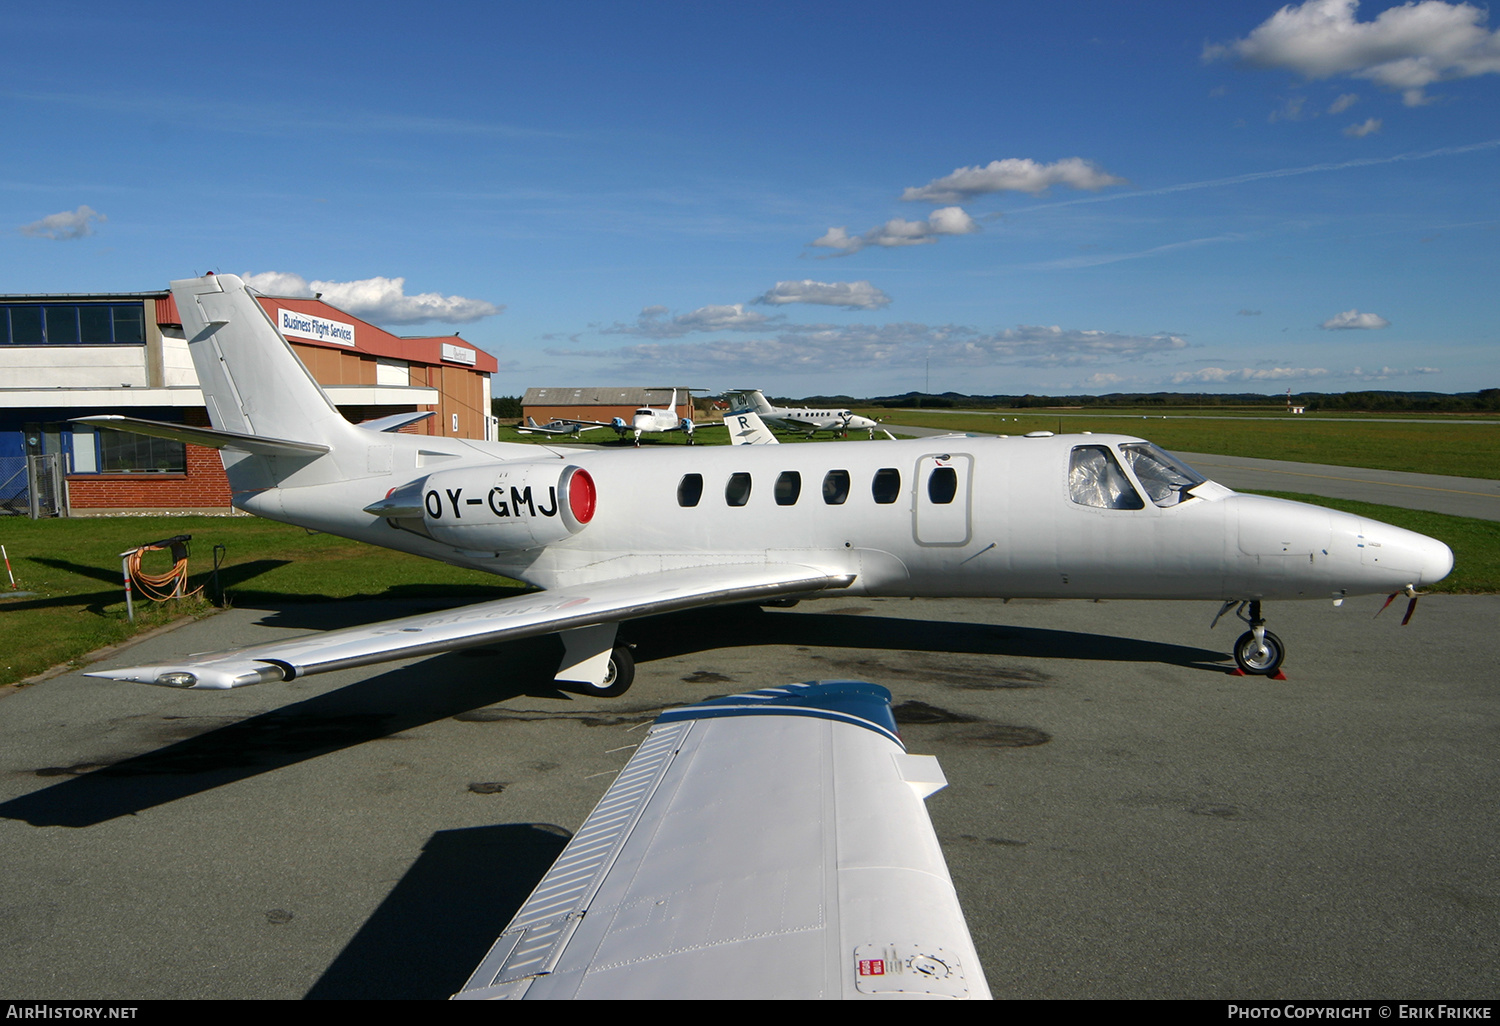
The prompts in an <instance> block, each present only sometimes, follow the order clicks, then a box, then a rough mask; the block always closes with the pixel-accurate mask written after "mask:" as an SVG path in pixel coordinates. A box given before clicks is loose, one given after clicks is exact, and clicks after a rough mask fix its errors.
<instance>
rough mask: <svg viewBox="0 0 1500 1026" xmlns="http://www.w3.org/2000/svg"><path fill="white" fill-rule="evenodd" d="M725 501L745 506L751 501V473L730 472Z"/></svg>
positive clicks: (732, 504)
mask: <svg viewBox="0 0 1500 1026" xmlns="http://www.w3.org/2000/svg"><path fill="white" fill-rule="evenodd" d="M724 501H725V502H727V503H729V505H731V506H743V505H744V504H745V503H747V502H749V501H750V475H749V474H730V475H729V483H728V484H727V485H725V486H724Z"/></svg>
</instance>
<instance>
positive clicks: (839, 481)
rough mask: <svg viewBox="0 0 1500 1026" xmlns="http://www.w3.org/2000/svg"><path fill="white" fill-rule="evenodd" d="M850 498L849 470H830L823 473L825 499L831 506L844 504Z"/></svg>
mask: <svg viewBox="0 0 1500 1026" xmlns="http://www.w3.org/2000/svg"><path fill="white" fill-rule="evenodd" d="M847 498H849V471H847V470H830V471H829V472H828V473H827V474H825V475H823V501H824V502H826V503H828V505H830V506H842V505H843V504H844V500H845V499H847Z"/></svg>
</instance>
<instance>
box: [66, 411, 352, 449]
mask: <svg viewBox="0 0 1500 1026" xmlns="http://www.w3.org/2000/svg"><path fill="white" fill-rule="evenodd" d="M73 423H75V424H92V425H93V426H94V427H99V428H108V429H110V430H111V431H129V432H131V433H133V434H137V435H150V436H151V437H152V438H170V439H172V440H173V441H177V442H190V443H192V444H193V445H205V446H208V447H209V448H210V449H238V450H239V451H240V452H249V453H254V454H255V455H257V456H301V457H304V458H311V457H314V456H321V455H323V454H324V453H325V452H329V451H331V447H330V446H327V445H322V444H320V443H318V442H293V441H289V440H287V439H284V438H267V437H266V436H264V435H242V434H240V433H239V432H237V431H220V430H218V429H217V428H206V427H189V426H188V425H186V424H165V423H163V422H161V421H158V420H141V419H139V418H137V417H122V416H120V415H118V414H103V415H100V416H97V417H74V418H73Z"/></svg>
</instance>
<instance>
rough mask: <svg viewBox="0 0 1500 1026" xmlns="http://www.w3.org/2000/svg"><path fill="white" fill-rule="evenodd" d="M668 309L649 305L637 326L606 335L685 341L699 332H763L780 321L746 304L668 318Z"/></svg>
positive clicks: (607, 331) (707, 308)
mask: <svg viewBox="0 0 1500 1026" xmlns="http://www.w3.org/2000/svg"><path fill="white" fill-rule="evenodd" d="M669 312H670V311H669V310H668V309H667V308H666V307H664V306H648V307H646V308H645V309H644V310H642V311H641V315H640V316H639V317H637V318H636V321H635V323H634V324H616V325H615V326H614V327H612V328H605V329H604V330H603V332H602V333H603V334H605V335H642V336H644V337H646V338H681V337H682V336H683V335H687V334H690V333H692V332H695V331H759V330H761V329H762V328H764V327H765V326H766V325H768V324H770V323H771V322H772V321H774V320H776V319H777V318H772V317H767V316H766V315H765V314H763V313H758V312H756V311H754V310H746V309H745V304H744V303H731V304H728V305H724V306H700V307H699V308H698V309H696V310H694V311H692V312H691V313H685V314H678V315H677V316H676V317H668V316H667V314H668V313H669Z"/></svg>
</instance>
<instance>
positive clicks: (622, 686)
mask: <svg viewBox="0 0 1500 1026" xmlns="http://www.w3.org/2000/svg"><path fill="white" fill-rule="evenodd" d="M634 683H635V657H634V656H633V655H631V654H630V649H629V648H627V647H626V646H624V645H616V646H615V650H614V651H613V652H611V653H610V654H609V671H608V673H606V674H605V676H604V681H603V683H601V684H595V685H589V684H583V685H580V690H582V691H583V693H584V694H587V695H593V696H594V697H595V698H619V697H620V696H621V695H623V694H624V693H625V692H627V691H629V690H630V685H632V684H634Z"/></svg>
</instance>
